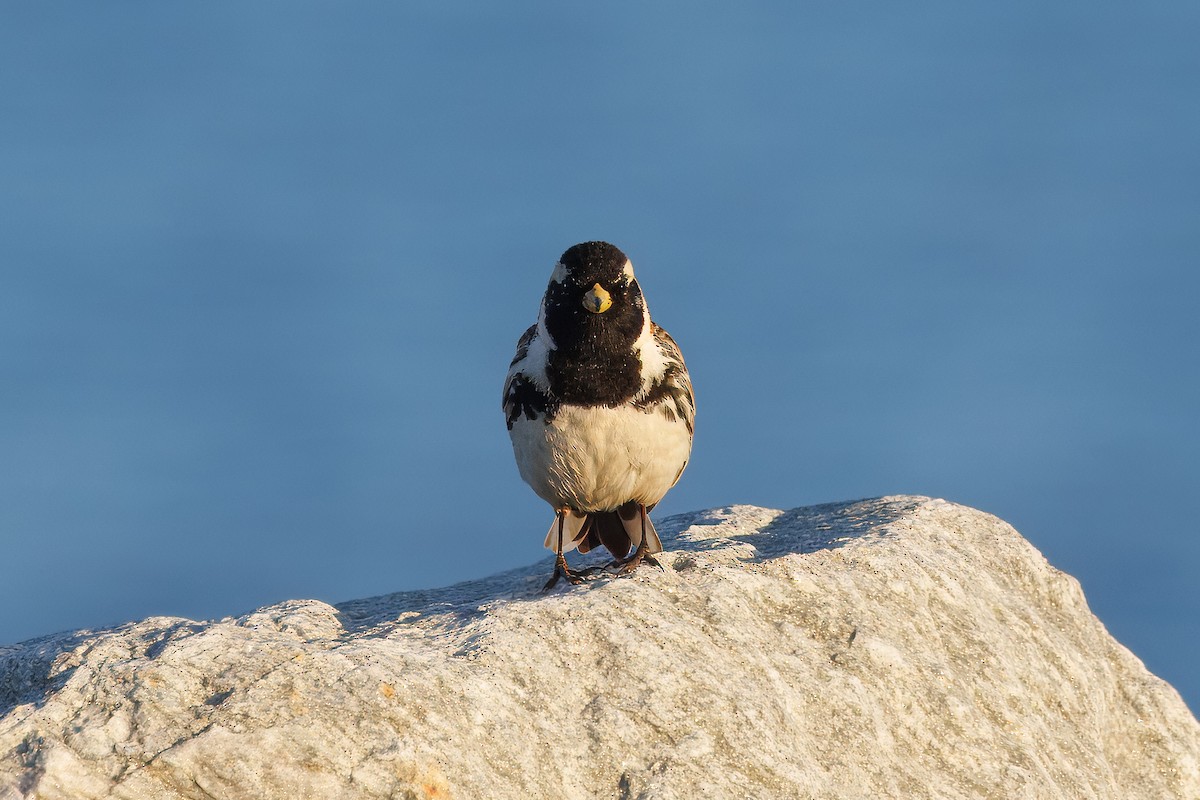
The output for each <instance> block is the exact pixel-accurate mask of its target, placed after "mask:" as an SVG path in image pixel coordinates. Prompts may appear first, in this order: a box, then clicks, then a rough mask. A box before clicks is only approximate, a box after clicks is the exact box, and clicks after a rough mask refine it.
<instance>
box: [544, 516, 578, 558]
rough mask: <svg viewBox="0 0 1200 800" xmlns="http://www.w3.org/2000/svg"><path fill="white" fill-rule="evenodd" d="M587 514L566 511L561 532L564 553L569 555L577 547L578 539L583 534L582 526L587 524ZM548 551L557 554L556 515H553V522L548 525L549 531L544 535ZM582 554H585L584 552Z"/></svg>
mask: <svg viewBox="0 0 1200 800" xmlns="http://www.w3.org/2000/svg"><path fill="white" fill-rule="evenodd" d="M587 518H588V515H587V514H580V513H578V512H575V511H568V512H567V513H566V516H565V519H564V520H563V531H562V549H563V552H564V553H569V552H571V551H572V550H574V549H575V548H576V547H577V546H578V545H579V539H580V537H582V536H583V534H584V530H583V528H584V525H585V524H586V523H587ZM545 546H546V547H547V548H548V549H550V550H554V551H555V552H558V515H557V514H555V515H554V521H553V522H551V523H550V530H549V531H548V532H547V533H546V545H545ZM582 552H584V553H586V552H587V551H586V550H583V551H582Z"/></svg>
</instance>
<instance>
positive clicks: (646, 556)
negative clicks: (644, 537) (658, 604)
mask: <svg viewBox="0 0 1200 800" xmlns="http://www.w3.org/2000/svg"><path fill="white" fill-rule="evenodd" d="M643 561H645V562H646V563H647V564H650V565H651V566H654V567H658V568H659V569H661V570H662V571H663V572H666V570H665V569H663V565H662V564H660V563H659V562H658V559H657V558H655V557H654V556H652V555H650V551H649V550H648V549H647V548H646V546H645V543H644V542H643V544H640V545H638V547H637V549H636V550H634V551H633V553H632V555H630V556H629V557H628V558H618V559H615V560H614V561H613V562H612V563H610V564H608V565H607V566H606V567H605V568H604V569H605V570H606V571H610V572H612V573H613V574H615V575H629V574H630V573H632V572H633V571H634V570H635V569H637V566H638V564H641V563H642V562H643ZM613 567H616V569H613Z"/></svg>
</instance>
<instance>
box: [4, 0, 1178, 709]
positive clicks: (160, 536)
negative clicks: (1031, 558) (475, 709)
mask: <svg viewBox="0 0 1200 800" xmlns="http://www.w3.org/2000/svg"><path fill="white" fill-rule="evenodd" d="M644 5H645V6H650V5H653V7H644ZM1197 30H1200V5H1198V4H1196V3H1185V2H1178V3H1155V2H1150V3H1142V4H1138V5H1136V6H1131V7H1128V8H1126V9H1124V10H1119V9H1116V8H1114V7H1099V6H1096V5H1095V4H1090V3H1082V2H1080V3H1074V2H1066V3H1057V4H1053V5H1048V4H1043V3H1033V2H1026V3H1004V4H998V5H997V4H989V5H985V4H963V3H951V2H944V3H932V4H922V5H919V6H912V5H908V6H904V7H902V6H900V5H896V4H891V3H873V4H846V3H834V2H828V3H813V4H789V3H775V4H736V5H735V4H728V5H716V4H697V3H677V4H639V3H615V4H614V3H609V4H605V7H604V8H603V10H600V9H597V8H596V7H594V4H564V3H540V4H524V5H522V6H520V7H517V6H512V5H503V6H501V5H496V4H484V3H480V4H460V3H453V2H451V3H446V2H439V3H420V4H384V3H358V4H354V5H353V6H352V7H348V6H339V5H334V4H321V5H312V4H310V5H298V4H295V3H286V4H284V3H254V4H220V3H217V4H211V3H206V4H195V3H192V4H182V3H160V2H155V3H126V4H120V5H119V6H113V5H103V6H102V5H90V4H82V3H79V4H49V3H47V4H25V5H24V6H20V5H18V6H12V7H9V8H8V9H6V11H5V19H4V24H3V25H2V26H0V80H2V81H3V91H2V94H0V96H2V102H3V109H2V113H0V227H2V231H0V382H2V385H0V537H2V548H3V562H2V565H0V570H2V573H0V641H5V642H12V641H16V640H20V639H23V638H28V637H32V636H35V635H39V634H43V633H48V632H51V631H54V630H58V629H65V628H74V627H81V626H97V625H105V624H110V623H117V622H121V621H124V620H128V619H132V618H139V617H143V616H147V615H152V614H171V615H185V616H190V617H200V618H204V617H213V616H220V615H227V614H234V613H240V612H245V611H247V610H249V609H251V608H253V607H255V606H257V605H261V604H266V603H270V602H273V601H278V600H282V599H285V598H293V597H316V598H321V599H325V600H329V601H339V600H345V599H350V598H355V597H362V596H368V595H372V594H379V593H384V592H389V591H394V590H400V589H409V588H417V587H426V586H434V585H441V584H445V583H448V582H451V581H457V580H463V579H467V578H472V577H479V576H483V575H486V574H490V573H492V572H494V571H497V570H501V569H504V568H507V567H512V566H515V565H521V564H526V563H528V562H530V561H532V560H534V559H537V558H540V557H542V556H544V555H545V552H544V551H543V550H542V549H541V539H542V534H543V532H544V530H545V528H546V526H547V525H548V523H549V519H550V513H549V509H548V508H546V507H544V506H543V505H542V503H541V501H539V500H538V499H537V498H536V497H534V495H533V494H532V492H530V491H529V490H528V489H527V488H526V487H525V486H524V484H522V483H521V481H520V479H519V478H518V476H517V473H516V469H515V467H514V466H513V463H512V455H511V451H510V449H509V444H508V439H507V436H506V433H505V428H504V424H503V419H502V417H501V414H500V411H499V407H498V404H499V394H500V385H501V382H502V380H503V377H504V373H505V370H506V368H507V366H508V361H509V358H510V357H511V354H512V350H513V346H514V344H515V342H516V339H517V337H518V336H519V335H520V333H521V332H522V331H523V330H524V329H525V327H526V326H527V325H528V324H529V323H531V322H532V321H533V319H534V315H535V312H536V307H537V303H538V299H539V297H540V295H541V292H542V290H543V288H544V286H545V282H546V279H547V278H548V276H549V273H550V269H551V267H552V265H553V263H554V261H555V259H556V258H557V256H558V254H559V253H560V252H561V251H562V250H563V249H565V248H566V247H567V246H569V245H571V244H573V243H575V242H577V241H581V240H585V239H591V238H603V239H607V240H609V241H612V242H614V243H615V244H617V245H618V246H620V247H621V248H622V249H624V250H625V251H626V252H627V253H628V254H630V255H631V256H632V258H633V259H634V263H635V264H636V265H637V267H638V271H639V276H640V277H641V279H642V283H643V286H644V287H645V289H646V292H647V295H648V298H649V301H650V307H651V309H652V310H653V312H654V314H655V316H656V318H657V319H658V320H659V321H660V322H661V323H662V324H664V325H665V326H666V327H667V328H668V329H669V330H670V331H671V332H672V333H673V334H674V335H675V337H676V338H677V339H678V341H679V342H680V343H681V345H682V346H683V348H684V351H685V353H686V355H687V358H688V363H689V365H690V367H691V370H692V374H693V377H694V379H695V384H696V387H697V392H698V395H699V405H700V416H699V420H698V434H697V439H696V449H695V453H694V456H693V461H692V465H691V467H690V468H689V470H688V472H687V474H686V475H685V477H684V480H683V481H682V482H681V483H680V485H679V486H678V487H677V488H676V489H675V491H674V492H673V493H672V494H670V495H669V496H668V498H667V500H666V501H665V502H664V503H663V505H662V507H661V513H662V514H669V513H673V512H679V511H686V510H692V509H698V508H707V507H712V506H719V505H725V504H730V503H754V504H759V505H766V506H774V507H795V506H799V505H806V504H811V503H819V502H828V501H836V500H846V499H853V498H858V497H863V496H874V495H881V494H893V493H921V494H928V495H934V496H940V497H945V498H948V499H951V500H955V501H958V502H962V503H967V504H970V505H974V506H977V507H979V508H982V509H985V510H987V511H990V512H993V513H995V514H997V515H999V516H1001V517H1003V518H1005V519H1006V520H1008V521H1010V522H1012V523H1013V524H1014V525H1015V526H1016V527H1017V528H1018V529H1019V530H1020V531H1021V532H1022V533H1023V534H1025V535H1026V536H1027V537H1028V538H1029V539H1031V540H1032V541H1033V542H1034V543H1035V544H1036V545H1037V546H1038V547H1039V548H1041V550H1042V551H1043V552H1045V553H1046V555H1047V557H1048V558H1049V559H1050V560H1051V562H1052V563H1054V564H1055V565H1056V566H1058V567H1060V568H1062V569H1064V570H1066V571H1067V572H1070V573H1071V574H1073V575H1076V576H1078V577H1079V578H1080V579H1081V581H1082V582H1083V586H1084V589H1085V591H1086V592H1087V595H1088V598H1089V600H1090V602H1091V604H1092V607H1093V608H1094V610H1095V611H1096V613H1097V614H1098V615H1099V616H1100V618H1101V619H1102V620H1103V621H1104V622H1105V623H1106V624H1107V625H1108V626H1109V628H1110V629H1111V630H1112V631H1113V633H1114V634H1115V635H1116V636H1117V637H1118V638H1119V639H1120V640H1121V641H1122V642H1124V643H1125V644H1127V645H1128V646H1129V647H1130V648H1131V649H1132V650H1133V651H1134V652H1135V653H1137V654H1138V655H1139V656H1141V657H1142V658H1143V659H1144V660H1145V661H1146V662H1147V664H1148V666H1149V667H1150V668H1151V669H1152V670H1153V671H1154V672H1156V673H1157V674H1159V675H1161V676H1163V677H1164V678H1166V679H1167V680H1169V681H1171V682H1172V683H1174V684H1175V685H1176V686H1177V687H1178V688H1179V689H1180V691H1181V692H1182V693H1183V694H1184V696H1185V698H1186V699H1187V700H1188V701H1189V703H1190V704H1191V706H1192V708H1197V707H1200V674H1198V671H1197V669H1196V664H1197V663H1200V592H1198V591H1197V589H1196V576H1197V571H1198V569H1200V539H1198V537H1197V527H1198V526H1197V521H1196V520H1197V512H1196V509H1195V504H1196V500H1197V495H1198V491H1197V489H1198V488H1200V487H1198V485H1197V484H1198V480H1197V477H1198V472H1197V467H1196V455H1197V452H1198V450H1200V425H1198V422H1197V419H1198V416H1197V409H1198V408H1200V375H1198V366H1200V314H1198V313H1197V307H1198V305H1200V304H1198V297H1197V294H1198V289H1200V279H1198V278H1197V253H1198V251H1200V188H1198V187H1200V147H1198V146H1197V142H1200V91H1198V89H1197V86H1200V48H1198V47H1197V45H1196V41H1197V39H1196V32H1197Z"/></svg>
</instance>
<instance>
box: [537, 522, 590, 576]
mask: <svg viewBox="0 0 1200 800" xmlns="http://www.w3.org/2000/svg"><path fill="white" fill-rule="evenodd" d="M566 514H567V512H566V511H565V510H562V511H559V512H558V548H557V552H558V558H556V559H555V560H554V574H553V575H551V576H550V580H548V581H546V585H545V586H543V587H542V591H543V592H548V591H550V590H551V589H553V588H554V584H556V583H558V579H559V578H566V579H567V580H568V581H570V582H571V583H573V584H577V583H582V582H583V581H582V580H581V579H580V578H579V576H577V575H576V574H575V573H573V572H571V570H570V569H568V568H567V559H566V556H564V555H563V522H564V521H565V519H566Z"/></svg>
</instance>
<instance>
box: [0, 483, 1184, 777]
mask: <svg viewBox="0 0 1200 800" xmlns="http://www.w3.org/2000/svg"><path fill="white" fill-rule="evenodd" d="M658 529H659V531H660V533H661V534H662V535H663V539H664V541H665V542H666V546H667V552H665V553H663V554H661V555H660V556H659V561H660V562H661V564H662V567H663V569H661V570H659V569H653V568H642V569H639V570H638V571H637V572H636V573H635V574H634V575H633V576H632V577H630V578H613V577H600V578H597V579H594V580H591V581H588V582H587V583H585V584H584V585H581V586H578V587H569V586H568V587H565V588H562V589H555V590H554V591H552V592H551V593H549V594H546V595H542V594H539V592H538V589H539V587H540V586H541V584H542V582H543V581H544V580H545V578H546V577H547V576H548V574H549V572H550V561H549V560H545V561H542V562H539V563H538V564H535V565H533V566H531V567H529V568H526V569H520V570H516V571H513V572H508V573H504V574H500V575H496V576H493V577H491V578H487V579H485V580H481V581H474V582H470V583H464V584H460V585H457V586H452V587H449V588H446V589H440V590H436V591H420V592H403V593H400V594H394V595H389V596H386V597H378V598H374V599H370V600H359V601H354V602H349V603H343V604H342V605H340V606H336V607H334V606H329V605H326V604H324V603H320V602H316V601H293V602H287V603H281V604H279V605H276V606H271V607H269V608H264V609H261V610H259V611H256V612H254V613H253V614H249V615H247V616H243V617H237V618H229V619H224V620H220V621H217V622H193V621H190V620H185V619H171V618H152V619H148V620H145V621H142V622H138V623H134V624H129V625H124V626H121V627H118V628H113V629H109V630H101V631H81V632H76V633H71V634H65V635H58V636H52V637H46V638H43V639H39V640H35V641H31V642H26V643H24V644H21V645H17V646H14V647H9V648H3V649H0V713H3V715H4V716H3V721H2V722H0V797H4V798H17V797H37V798H47V799H49V798H70V799H71V800H81V799H82V798H101V797H105V798H108V797H113V798H138V799H139V800H145V799H147V798H150V799H152V798H231V799H232V798H247V799H249V798H254V799H255V800H263V799H264V798H288V799H289V800H292V799H294V798H305V797H314V798H450V797H453V798H556V799H558V798H591V797H614V798H631V799H632V798H700V797H751V798H798V797H803V798H879V797H897V798H898V797H904V798H918V797H930V798H940V799H944V798H987V797H995V798H1045V797H1055V798H1121V799H1122V800H1126V799H1128V798H1148V799H1149V798H1153V800H1163V799H1164V798H1190V799H1192V800H1194V798H1198V797H1200V725H1198V724H1197V722H1196V720H1195V718H1194V717H1193V716H1192V715H1191V713H1190V712H1189V711H1188V709H1187V708H1186V706H1185V705H1184V703H1183V702H1182V700H1181V699H1180V698H1179V695H1178V694H1177V693H1176V692H1175V691H1174V690H1173V689H1172V688H1171V687H1170V686H1168V685H1167V684H1166V683H1164V682H1163V681H1161V680H1159V679H1158V678H1156V677H1154V676H1153V675H1151V674H1150V673H1149V672H1147V671H1146V669H1145V667H1144V666H1143V665H1142V663H1141V662H1140V661H1139V660H1138V659H1137V658H1136V657H1134V656H1133V655H1132V654H1131V653H1130V652H1129V651H1128V650H1126V649H1125V648H1124V647H1122V646H1121V645H1120V644H1118V643H1117V642H1116V641H1114V640H1113V639H1112V637H1111V636H1109V634H1108V633H1107V632H1106V631H1105V629H1104V627H1103V625H1101V624H1100V622H1099V621H1098V620H1097V619H1096V618H1095V617H1094V616H1093V615H1092V614H1091V612H1090V611H1089V610H1088V608H1087V604H1086V602H1085V601H1084V597H1083V594H1082V592H1081V591H1080V588H1079V584H1078V583H1077V582H1076V581H1075V580H1074V579H1073V578H1071V577H1069V576H1067V575H1064V574H1063V573H1061V572H1059V571H1058V570H1056V569H1054V568H1053V567H1051V566H1049V565H1048V564H1047V563H1046V561H1045V559H1044V558H1042V556H1041V555H1040V554H1039V553H1038V552H1037V551H1036V550H1035V549H1034V548H1033V547H1032V546H1031V545H1029V544H1028V543H1027V542H1026V541H1025V540H1024V539H1022V538H1021V537H1020V535H1018V534H1017V533H1016V531H1014V530H1013V529H1012V528H1011V527H1009V526H1008V525H1006V524H1005V523H1004V522H1002V521H1000V520H998V519H996V518H995V517H992V516H989V515H987V514H984V513H982V512H979V511H974V510H972V509H969V508H964V507H962V506H957V505H953V504H951V503H947V502H944V501H941V500H929V499H925V498H916V497H892V498H883V499H878V500H867V501H862V502H857V503H847V504H838V505H826V506H815V507H811V508H800V509H796V510H793V511H786V512H780V511H771V510H767V509H761V508H753V507H748V506H735V507H730V508H723V509H717V510H713V511H706V512H700V513H695V514H687V515H682V516H678V517H673V518H669V519H666V520H663V521H661V522H660V523H659V524H658ZM535 533H536V532H535Z"/></svg>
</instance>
